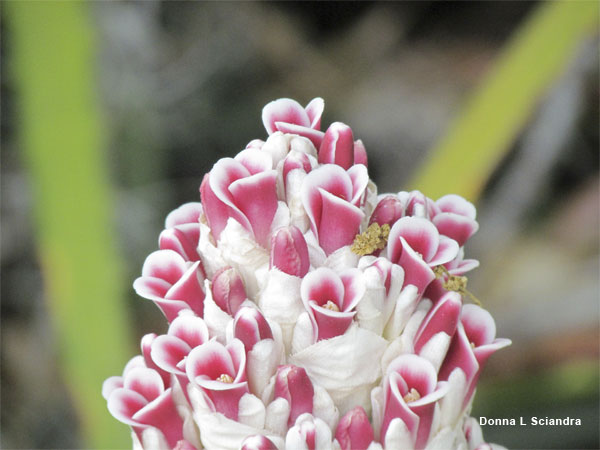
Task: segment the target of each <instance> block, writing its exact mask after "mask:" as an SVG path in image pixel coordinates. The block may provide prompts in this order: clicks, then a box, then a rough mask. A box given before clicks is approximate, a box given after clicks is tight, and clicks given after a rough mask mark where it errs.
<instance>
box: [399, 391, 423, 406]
mask: <svg viewBox="0 0 600 450" xmlns="http://www.w3.org/2000/svg"><path fill="white" fill-rule="evenodd" d="M403 398H404V401H405V402H406V403H410V402H416V401H417V400H419V399H420V398H421V394H419V391H417V390H416V389H415V388H410V391H409V393H408V394H406V395H405V396H404V397H403Z"/></svg>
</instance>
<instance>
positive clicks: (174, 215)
mask: <svg viewBox="0 0 600 450" xmlns="http://www.w3.org/2000/svg"><path fill="white" fill-rule="evenodd" d="M201 215H202V204H201V203H200V202H190V203H185V204H183V205H181V206H180V207H179V208H177V209H175V210H173V211H171V212H170V213H169V215H167V218H166V219H165V228H174V227H176V226H177V225H185V224H191V223H193V224H198V222H199V221H200V216H201Z"/></svg>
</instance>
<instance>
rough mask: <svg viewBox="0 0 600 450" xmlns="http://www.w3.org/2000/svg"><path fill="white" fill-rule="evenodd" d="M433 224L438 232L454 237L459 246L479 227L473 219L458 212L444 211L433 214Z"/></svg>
mask: <svg viewBox="0 0 600 450" xmlns="http://www.w3.org/2000/svg"><path fill="white" fill-rule="evenodd" d="M433 224H434V225H435V226H436V227H437V229H438V231H439V232H440V234H443V235H444V236H448V237H449V238H452V239H454V240H455V241H456V242H458V245H459V246H461V247H462V246H463V245H465V242H467V240H468V239H469V238H470V237H471V236H473V235H474V234H475V233H476V232H477V230H478V229H479V224H478V223H477V222H475V221H474V220H472V219H470V218H468V217H465V216H460V215H458V214H454V213H445V212H444V213H440V214H438V215H437V216H435V217H434V219H433Z"/></svg>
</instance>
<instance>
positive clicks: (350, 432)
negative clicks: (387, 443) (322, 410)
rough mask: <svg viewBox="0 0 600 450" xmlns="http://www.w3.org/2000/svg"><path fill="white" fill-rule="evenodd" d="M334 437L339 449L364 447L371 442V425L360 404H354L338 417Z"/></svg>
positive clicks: (372, 435)
mask: <svg viewBox="0 0 600 450" xmlns="http://www.w3.org/2000/svg"><path fill="white" fill-rule="evenodd" d="M335 438H336V439H337V441H338V443H339V444H340V447H341V450H353V449H359V448H360V449H362V448H364V449H366V448H367V447H368V446H369V445H370V444H371V442H373V439H374V438H375V435H374V433H373V427H372V426H371V423H370V422H369V417H368V416H367V413H366V412H365V410H364V409H363V407H362V406H356V407H355V408H354V409H351V410H350V411H348V412H347V413H346V414H345V415H344V417H342V418H341V419H340V421H339V422H338V425H337V429H336V431H335Z"/></svg>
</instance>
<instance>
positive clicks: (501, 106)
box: [410, 2, 599, 201]
mask: <svg viewBox="0 0 600 450" xmlns="http://www.w3.org/2000/svg"><path fill="white" fill-rule="evenodd" d="M598 14H599V10H598V3H597V2H549V3H545V4H542V5H540V6H539V8H538V10H537V11H536V12H535V14H532V15H531V17H530V18H529V20H528V21H527V23H525V24H524V25H523V26H522V27H521V28H520V29H519V30H518V31H517V32H516V33H515V34H514V36H513V37H512V39H511V42H510V43H509V44H508V45H507V47H506V49H505V50H504V51H503V53H502V55H500V57H499V58H498V61H497V62H496V63H494V68H493V69H492V71H491V73H490V74H489V76H488V77H487V78H486V79H485V80H484V82H483V83H482V84H481V86H480V88H479V89H478V90H477V92H475V93H474V94H473V96H472V98H471V99H470V100H469V103H468V105H467V107H466V108H465V110H464V111H463V112H462V113H461V114H459V115H458V117H457V118H456V122H455V124H454V125H453V126H452V127H451V129H450V130H449V132H448V133H447V134H446V135H445V136H444V137H443V138H442V139H441V140H440V141H439V143H438V144H437V145H436V146H435V147H434V148H433V150H432V151H431V156H430V157H429V158H428V160H427V161H426V163H425V164H424V165H423V167H422V168H421V170H420V172H419V173H418V174H417V177H416V179H415V180H414V181H413V183H411V184H410V187H411V188H415V189H419V190H421V191H423V192H426V193H427V194H428V195H430V196H432V197H433V198H438V197H441V196H442V195H444V193H446V192H454V193H456V194H459V195H462V196H464V197H465V198H467V199H469V200H471V201H476V200H477V198H478V197H479V195H480V194H481V192H482V190H483V188H484V187H485V185H486V183H487V182H488V180H489V178H490V176H491V174H492V173H493V171H494V169H495V168H496V167H497V166H498V164H499V162H500V161H501V159H502V157H503V155H504V154H505V153H506V152H507V151H508V150H509V149H510V145H511V143H512V142H513V141H514V140H515V138H516V136H517V135H518V134H519V132H520V131H521V130H522V129H523V125H524V123H525V122H526V121H527V120H528V119H529V117H530V116H531V114H532V111H533V109H534V107H535V106H536V105H537V104H538V103H539V101H540V97H541V95H542V94H543V93H544V92H546V91H547V89H548V87H549V85H550V83H552V81H553V80H555V79H556V77H557V76H558V75H559V74H560V73H561V71H563V70H564V67H565V65H566V63H568V62H569V60H570V58H571V57H572V54H573V51H574V50H575V49H576V48H577V45H578V44H580V43H581V41H582V39H583V38H588V37H589V36H590V35H592V34H593V33H594V31H595V30H596V27H597V24H598Z"/></svg>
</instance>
